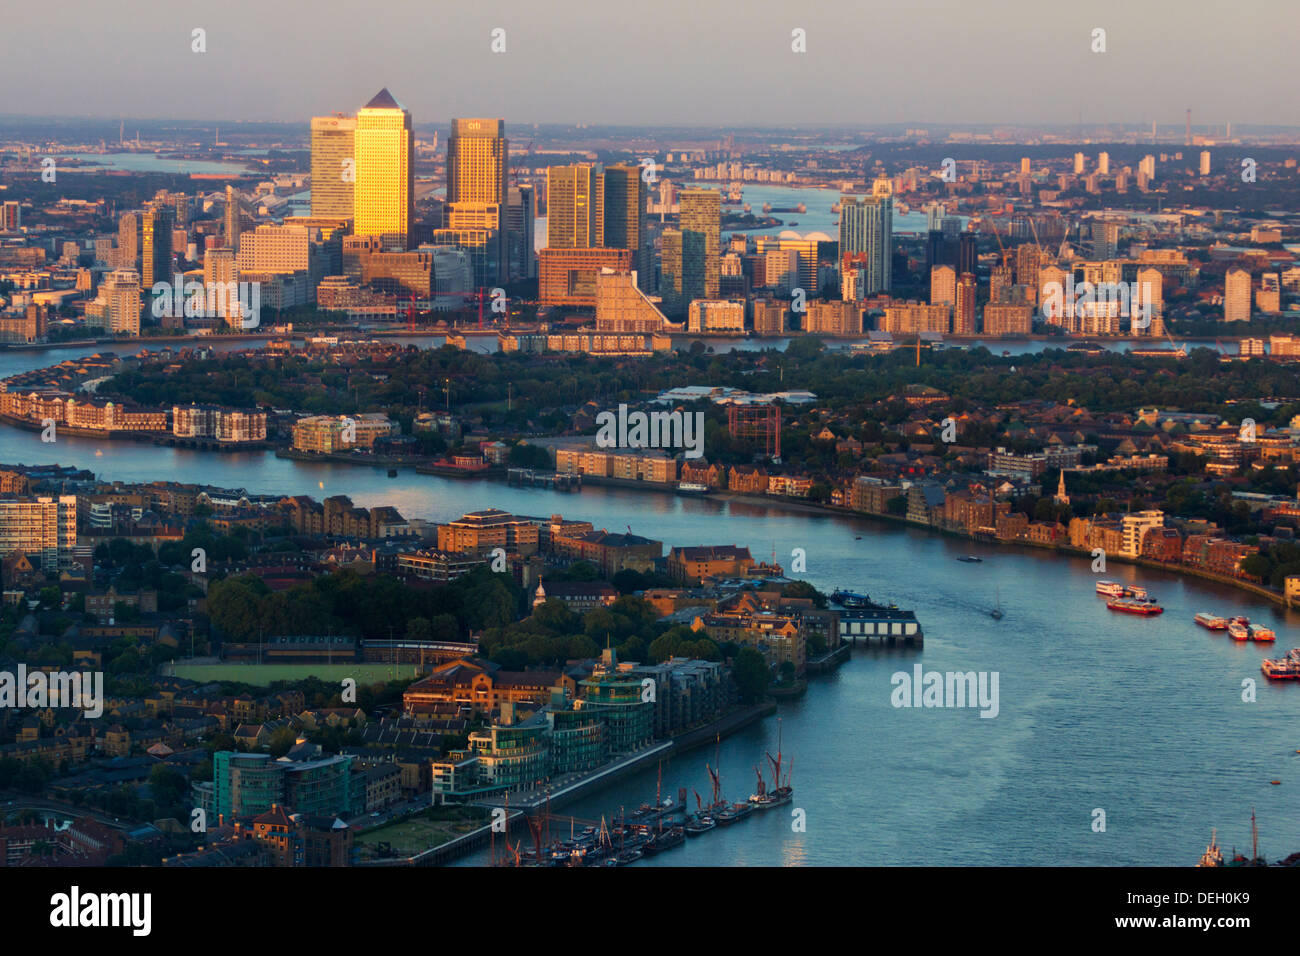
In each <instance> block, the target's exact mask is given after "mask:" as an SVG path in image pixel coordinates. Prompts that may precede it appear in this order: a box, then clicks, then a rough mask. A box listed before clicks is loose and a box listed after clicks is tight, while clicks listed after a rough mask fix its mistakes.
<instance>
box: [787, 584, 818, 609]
mask: <svg viewBox="0 0 1300 956" xmlns="http://www.w3.org/2000/svg"><path fill="white" fill-rule="evenodd" d="M781 597H788V598H811V599H812V602H813V604H814V605H816V606H817V607H819V608H825V607H826V595H825V594H822V592H821V591H818V590H817V589H816V588H815V587H813V586H812V585H811V584H809V583H808V582H807V581H792V582H790V583H789V584H787V585H786V586H785V587H784V588H782V589H781Z"/></svg>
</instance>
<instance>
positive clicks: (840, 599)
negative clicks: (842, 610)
mask: <svg viewBox="0 0 1300 956" xmlns="http://www.w3.org/2000/svg"><path fill="white" fill-rule="evenodd" d="M831 603H832V604H838V605H840V606H841V607H846V608H848V609H849V610H852V611H856V610H871V611H884V610H890V609H894V605H892V604H889V605H885V604H877V603H876V602H875V601H873V600H871V598H870V597H869V596H868V595H866V594H854V593H853V592H852V591H844V590H840V589H836V590H835V591H832V592H831Z"/></svg>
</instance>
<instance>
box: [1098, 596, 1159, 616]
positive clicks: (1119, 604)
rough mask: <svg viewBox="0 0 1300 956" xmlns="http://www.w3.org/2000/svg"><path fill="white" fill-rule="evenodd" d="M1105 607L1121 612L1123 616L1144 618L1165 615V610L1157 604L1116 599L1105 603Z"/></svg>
mask: <svg viewBox="0 0 1300 956" xmlns="http://www.w3.org/2000/svg"><path fill="white" fill-rule="evenodd" d="M1106 607H1108V608H1110V609H1111V610H1112V611H1123V612H1124V613H1125V614H1141V615H1143V616H1144V617H1150V616H1151V615H1153V614H1164V613H1165V609H1164V608H1162V607H1161V606H1160V605H1159V604H1152V603H1150V602H1148V601H1131V600H1128V599H1127V598H1116V599H1114V600H1113V601H1107V602H1106Z"/></svg>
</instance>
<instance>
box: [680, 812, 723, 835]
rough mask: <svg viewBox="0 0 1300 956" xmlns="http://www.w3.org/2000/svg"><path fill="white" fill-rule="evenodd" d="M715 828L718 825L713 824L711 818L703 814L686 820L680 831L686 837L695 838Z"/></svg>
mask: <svg viewBox="0 0 1300 956" xmlns="http://www.w3.org/2000/svg"><path fill="white" fill-rule="evenodd" d="M717 826H718V825H717V823H715V822H714V820H713V817H711V816H709V815H708V814H704V815H703V816H698V815H697V816H696V817H695V818H694V819H691V820H688V821H687V822H686V823H685V824H683V826H682V830H683V831H684V832H685V833H686V835H687V836H688V837H697V836H701V835H702V834H705V833H708V832H709V831H710V830H713V829H716V828H717Z"/></svg>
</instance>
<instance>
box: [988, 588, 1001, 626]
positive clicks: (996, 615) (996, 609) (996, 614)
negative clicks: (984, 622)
mask: <svg viewBox="0 0 1300 956" xmlns="http://www.w3.org/2000/svg"><path fill="white" fill-rule="evenodd" d="M993 595H994V596H993V601H994V604H993V610H991V611H989V617H991V618H993V620H995V621H1000V620H1002V592H1001V591H1000V590H998V589H994V592H993Z"/></svg>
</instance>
